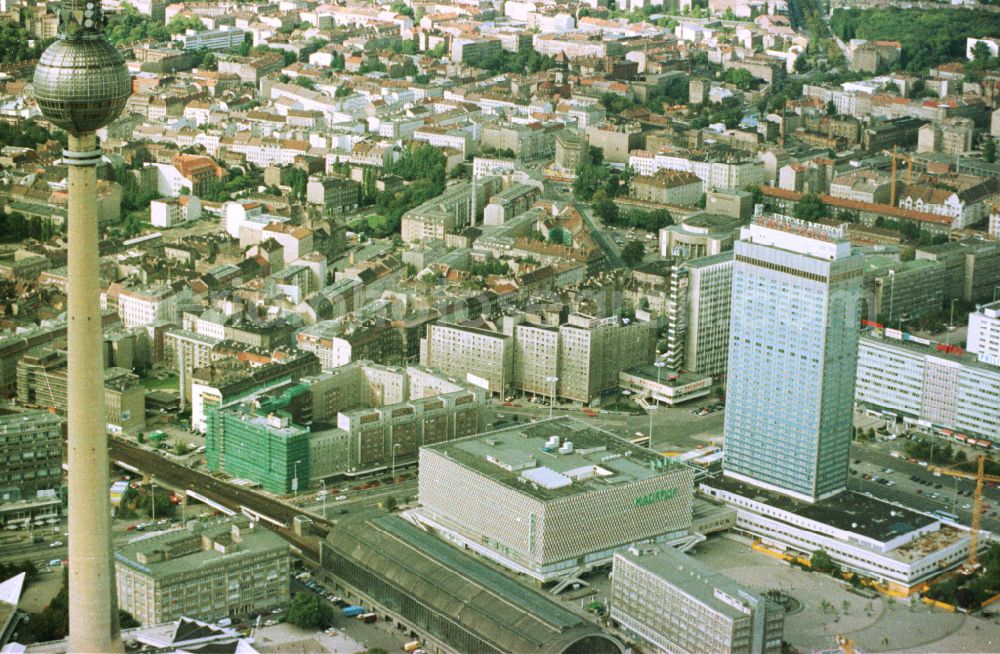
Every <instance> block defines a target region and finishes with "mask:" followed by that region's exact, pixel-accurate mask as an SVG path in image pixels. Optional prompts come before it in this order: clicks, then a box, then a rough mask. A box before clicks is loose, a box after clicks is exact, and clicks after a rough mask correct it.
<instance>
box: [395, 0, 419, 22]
mask: <svg viewBox="0 0 1000 654" xmlns="http://www.w3.org/2000/svg"><path fill="white" fill-rule="evenodd" d="M392 10H393V11H394V12H396V13H397V14H402V15H403V16H409V17H410V18H413V17H414V16H413V9H412V8H411V7H410V6H409V5H407V4H406V3H405V2H403V0H396V2H393V3H392Z"/></svg>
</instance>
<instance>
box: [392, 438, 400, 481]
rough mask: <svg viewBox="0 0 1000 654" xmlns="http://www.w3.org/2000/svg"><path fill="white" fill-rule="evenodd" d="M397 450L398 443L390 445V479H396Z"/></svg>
mask: <svg viewBox="0 0 1000 654" xmlns="http://www.w3.org/2000/svg"><path fill="white" fill-rule="evenodd" d="M397 449H399V443H393V444H392V473H391V474H392V478H393V480H395V479H396V450H397Z"/></svg>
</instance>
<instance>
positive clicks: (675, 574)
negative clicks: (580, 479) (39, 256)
mask: <svg viewBox="0 0 1000 654" xmlns="http://www.w3.org/2000/svg"><path fill="white" fill-rule="evenodd" d="M617 555H618V556H621V557H622V558H625V559H627V560H629V561H631V562H632V563H634V564H636V565H638V566H639V567H641V568H643V569H645V570H648V571H649V572H651V573H653V574H654V575H656V576H657V577H659V578H660V579H663V580H664V581H665V582H667V583H668V584H670V585H671V586H674V587H676V588H678V589H680V591H681V592H683V593H686V594H687V595H690V596H691V597H693V598H694V599H695V600H697V601H698V602H701V603H702V604H704V605H706V606H708V607H709V608H711V609H712V610H713V611H716V612H718V613H721V614H723V615H727V616H729V617H730V618H732V619H734V620H736V619H739V618H741V617H743V616H744V615H745V614H744V613H743V611H741V610H739V609H737V608H736V607H735V606H733V605H731V604H729V603H728V602H724V601H722V600H721V599H719V597H718V596H717V595H716V592H715V591H716V590H719V591H721V592H723V593H725V594H726V595H728V596H729V597H731V598H733V599H735V600H737V601H742V602H743V603H745V604H750V605H751V607H752V606H753V605H754V604H756V605H758V606H763V605H764V603H765V602H766V601H767V600H766V599H765V598H764V597H763V596H762V595H758V594H757V593H754V592H753V591H750V590H749V589H747V588H744V587H743V586H741V585H739V584H738V583H736V582H735V581H733V580H732V579H730V578H729V577H727V576H726V575H724V574H722V573H721V572H719V571H718V570H714V569H712V568H710V567H708V566H707V565H705V564H704V563H702V562H701V561H698V560H697V559H694V558H692V557H690V556H688V555H687V554H684V553H683V552H679V551H677V550H675V549H674V548H672V547H650V548H644V549H641V550H640V549H638V548H632V547H630V548H628V549H626V550H623V551H621V552H618V554H617ZM777 607H778V605H777V604H775V605H774V609H775V610H777Z"/></svg>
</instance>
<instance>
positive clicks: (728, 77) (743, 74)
mask: <svg viewBox="0 0 1000 654" xmlns="http://www.w3.org/2000/svg"><path fill="white" fill-rule="evenodd" d="M722 79H723V80H724V81H726V82H729V83H730V84H732V85H733V86H735V87H736V88H738V89H740V90H741V91H749V90H750V89H752V88H754V87H755V86H757V78H756V77H754V76H753V74H752V73H751V72H750V71H749V70H746V69H744V68H730V69H729V70H727V71H726V73H725V74H724V75H723V76H722Z"/></svg>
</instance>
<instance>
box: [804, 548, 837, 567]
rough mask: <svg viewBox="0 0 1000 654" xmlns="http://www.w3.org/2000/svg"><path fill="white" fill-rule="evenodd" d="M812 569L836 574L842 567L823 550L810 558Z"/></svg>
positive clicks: (814, 553) (817, 551)
mask: <svg viewBox="0 0 1000 654" xmlns="http://www.w3.org/2000/svg"><path fill="white" fill-rule="evenodd" d="M809 563H810V564H811V565H810V567H811V568H812V569H813V570H815V571H816V572H835V571H837V570H839V569H840V566H838V565H837V563H836V562H835V561H834V560H833V559H832V558H831V557H830V555H829V554H827V553H826V552H825V551H823V550H816V551H815V552H813V554H812V556H811V557H810V558H809Z"/></svg>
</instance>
